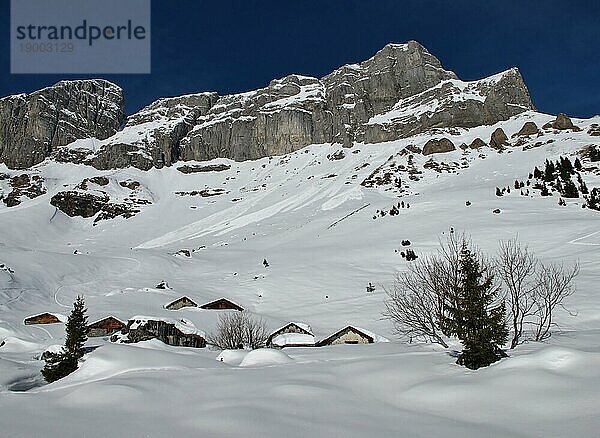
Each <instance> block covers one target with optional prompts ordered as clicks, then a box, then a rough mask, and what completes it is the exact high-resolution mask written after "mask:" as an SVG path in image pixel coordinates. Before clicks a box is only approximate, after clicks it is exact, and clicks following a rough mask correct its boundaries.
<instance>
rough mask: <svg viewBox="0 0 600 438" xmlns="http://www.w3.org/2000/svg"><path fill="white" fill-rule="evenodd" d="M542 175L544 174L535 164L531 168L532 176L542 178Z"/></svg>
mask: <svg viewBox="0 0 600 438" xmlns="http://www.w3.org/2000/svg"><path fill="white" fill-rule="evenodd" d="M543 176H544V174H543V173H542V171H541V170H540V169H538V168H537V166H536V167H535V169H534V170H533V177H534V178H535V179H542V177H543Z"/></svg>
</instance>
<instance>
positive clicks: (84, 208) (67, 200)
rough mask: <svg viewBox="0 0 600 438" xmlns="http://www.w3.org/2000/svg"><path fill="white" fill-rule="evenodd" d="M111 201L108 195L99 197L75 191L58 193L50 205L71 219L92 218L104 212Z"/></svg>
mask: <svg viewBox="0 0 600 438" xmlns="http://www.w3.org/2000/svg"><path fill="white" fill-rule="evenodd" d="M109 199H110V198H109V197H108V196H107V195H104V196H99V195H95V194H92V193H81V192H78V191H74V190H73V191H64V192H58V193H57V194H56V195H54V196H53V197H52V199H50V204H51V205H53V206H54V207H56V208H58V209H59V210H60V211H62V212H63V213H65V214H66V215H68V216H71V217H74V216H81V217H92V216H95V215H96V214H98V212H99V211H100V210H102V207H104V206H105V205H106V204H107V203H108V201H109Z"/></svg>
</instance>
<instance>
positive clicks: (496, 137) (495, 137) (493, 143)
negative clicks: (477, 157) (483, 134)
mask: <svg viewBox="0 0 600 438" xmlns="http://www.w3.org/2000/svg"><path fill="white" fill-rule="evenodd" d="M508 145H509V143H508V137H507V136H506V133H505V132H504V130H503V129H502V128H497V129H496V130H495V131H494V132H492V137H491V138H490V147H491V148H493V149H497V150H502V149H504V147H505V146H508Z"/></svg>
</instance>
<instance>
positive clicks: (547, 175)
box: [544, 160, 556, 182]
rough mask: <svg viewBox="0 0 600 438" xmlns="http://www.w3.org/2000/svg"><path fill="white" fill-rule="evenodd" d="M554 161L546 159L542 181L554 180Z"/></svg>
mask: <svg viewBox="0 0 600 438" xmlns="http://www.w3.org/2000/svg"><path fill="white" fill-rule="evenodd" d="M555 170H556V169H555V168H554V163H553V162H552V161H550V160H546V168H545V169H544V181H546V182H550V181H554V172H555Z"/></svg>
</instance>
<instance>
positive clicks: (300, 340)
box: [267, 322, 315, 348]
mask: <svg viewBox="0 0 600 438" xmlns="http://www.w3.org/2000/svg"><path fill="white" fill-rule="evenodd" d="M267 346H269V347H273V348H283V347H314V346H315V335H314V333H313V332H312V330H311V328H310V326H309V325H308V324H303V323H300V322H290V323H288V324H286V325H284V326H283V327H281V328H278V329H277V330H275V331H274V332H273V333H271V334H270V335H269V338H268V339H267Z"/></svg>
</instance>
